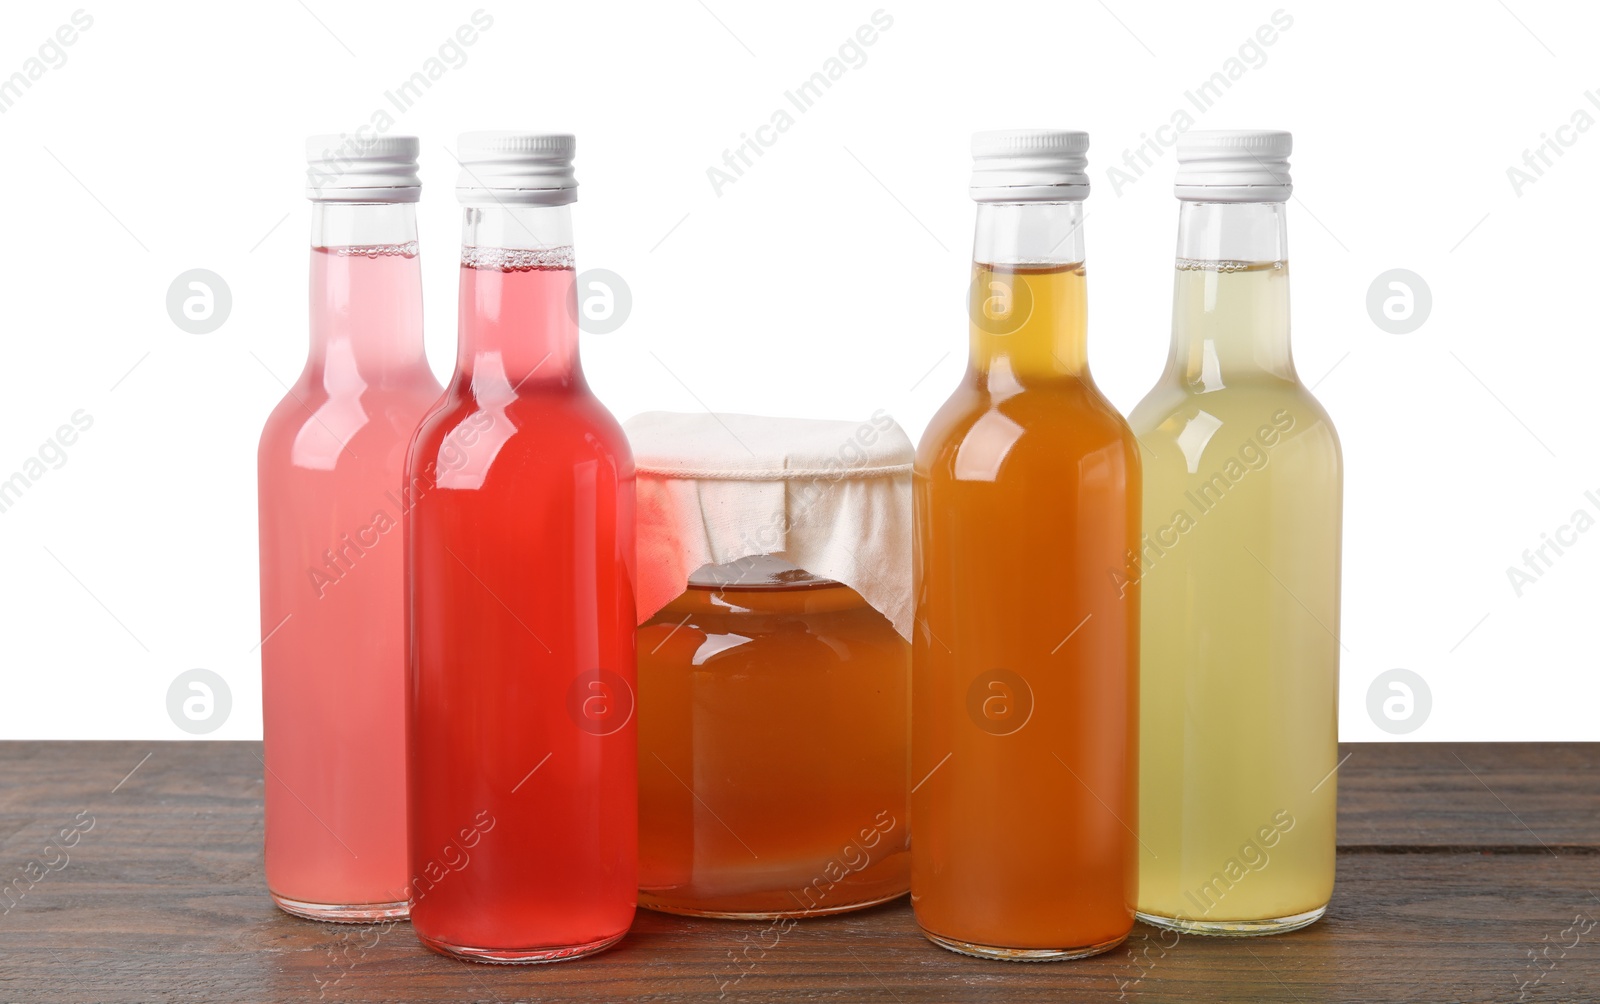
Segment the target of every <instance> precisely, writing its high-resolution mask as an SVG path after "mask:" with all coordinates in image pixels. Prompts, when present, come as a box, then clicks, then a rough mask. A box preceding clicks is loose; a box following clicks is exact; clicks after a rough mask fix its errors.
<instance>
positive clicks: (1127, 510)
mask: <svg viewBox="0 0 1600 1004" xmlns="http://www.w3.org/2000/svg"><path fill="white" fill-rule="evenodd" d="M983 208H985V207H980V211H982V209H983ZM975 271H976V281H975V283H974V287H973V288H974V294H973V295H974V297H975V300H974V303H973V304H972V311H973V314H972V316H973V317H974V318H975V319H976V318H979V317H980V316H981V315H982V313H983V312H984V311H985V310H986V309H988V308H987V307H986V306H985V305H984V303H983V302H982V299H981V298H984V297H987V296H988V295H989V293H990V291H991V290H995V289H1008V290H1010V291H1011V297H1010V299H1011V300H1012V301H1013V302H1014V303H1021V302H1023V301H1024V300H1027V299H1031V306H1030V308H1029V310H1030V312H1029V315H1028V317H1027V319H1026V321H1025V322H1023V323H1022V324H1021V325H1020V327H1017V328H1016V329H1015V330H1012V331H1010V333H1007V334H995V333H992V332H991V331H989V330H987V329H986V328H985V327H984V326H982V325H980V324H978V323H974V324H973V327H972V355H971V359H972V363H971V365H970V366H969V368H968V372H967V375H966V378H965V380H964V382H963V384H962V385H961V387H960V388H959V389H958V390H957V391H956V393H955V394H954V395H953V396H952V397H951V398H950V400H949V401H948V402H946V404H945V405H944V406H943V408H941V409H940V411H939V412H938V414H937V415H936V416H935V417H934V419H933V421H932V423H931V424H930V425H929V427H928V430H927V432H926V433H925V434H924V435H923V437H922V442H921V444H920V445H919V447H918V451H917V462H916V471H915V499H916V514H917V533H916V574H917V587H916V589H917V625H916V628H915V629H914V634H913V656H912V659H913V685H912V758H911V759H912V771H911V775H910V780H911V784H912V785H913V786H914V787H913V792H912V795H911V813H912V815H911V819H912V862H913V864H912V879H911V882H912V885H911V898H912V904H913V906H914V908H915V911H916V916H917V922H918V923H919V924H920V925H921V927H922V929H923V930H924V932H925V933H927V934H928V935H930V936H931V937H932V938H933V939H934V940H936V941H938V942H939V943H941V944H943V945H945V947H949V948H954V949H955V950H957V951H968V952H972V953H974V954H983V955H989V956H993V957H1002V958H1062V957H1071V956H1076V955H1085V954H1092V953H1093V952H1096V951H1103V950H1105V949H1106V948H1109V947H1112V946H1114V945H1115V944H1117V943H1118V942H1120V941H1121V940H1122V939H1123V938H1125V937H1126V936H1127V934H1128V931H1129V930H1130V928H1131V927H1132V924H1133V909H1134V894H1135V882H1136V867H1137V859H1136V856H1135V851H1136V849H1137V843H1136V839H1137V838H1136V836H1135V833H1136V827H1137V826H1138V817H1137V813H1136V809H1137V805H1136V797H1135V775H1136V771H1137V764H1136V762H1135V755H1136V733H1135V728H1136V714H1137V708H1136V699H1137V682H1138V681H1137V674H1136V668H1137V660H1138V655H1137V645H1138V609H1139V608H1138V595H1137V589H1136V587H1135V589H1134V590H1131V591H1129V592H1128V593H1127V595H1122V594H1121V593H1120V592H1119V590H1118V588H1117V587H1116V585H1115V583H1114V580H1113V574H1112V573H1114V572H1115V571H1117V570H1118V569H1120V568H1121V566H1122V563H1123V561H1124V557H1125V554H1126V552H1127V550H1128V549H1129V548H1130V547H1132V546H1134V544H1135V543H1136V541H1137V538H1138V533H1139V530H1138V528H1139V463H1138V457H1137V447H1136V444H1135V441H1134V438H1133V436H1132V434H1131V433H1130V432H1129V431H1128V427H1127V425H1126V424H1125V423H1124V422H1123V420H1122V417H1121V416H1120V415H1119V414H1118V413H1117V412H1116V410H1115V409H1114V408H1113V407H1112V406H1111V405H1110V403H1109V402H1107V401H1106V399H1105V398H1104V397H1103V396H1102V395H1101V393H1100V392H1099V390H1098V389H1097V388H1096V387H1095V385H1094V382H1093V380H1092V379H1091V378H1090V375H1089V371H1088V363H1087V355H1086V351H1087V350H1086V301H1085V278H1084V271H1083V266H1082V264H1074V265H1063V266H1041V267H1038V268H1032V267H1020V266H1019V267H1009V266H990V265H986V264H978V265H976V266H975ZM1019 284H1020V285H1021V286H1024V287H1025V291H1023V290H1020V289H1019Z"/></svg>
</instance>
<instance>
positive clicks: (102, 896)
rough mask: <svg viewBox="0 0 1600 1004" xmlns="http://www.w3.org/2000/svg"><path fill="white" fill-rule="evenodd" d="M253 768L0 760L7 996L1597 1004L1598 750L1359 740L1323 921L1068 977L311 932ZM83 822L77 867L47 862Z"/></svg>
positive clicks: (1351, 749)
mask: <svg viewBox="0 0 1600 1004" xmlns="http://www.w3.org/2000/svg"><path fill="white" fill-rule="evenodd" d="M258 752H259V745H258V744H256V743H214V742H213V743H208V742H189V743H147V742H144V743H139V742H74V743H49V742H10V743H0V777H3V778H4V780H3V783H0V855H3V856H0V878H4V877H7V876H9V877H10V878H15V877H16V876H18V875H22V874H23V873H24V869H25V868H27V867H28V863H29V862H31V861H38V862H40V864H39V865H38V866H35V867H34V869H33V870H34V873H35V874H36V875H37V874H38V873H39V869H40V868H42V869H43V877H42V878H40V879H39V880H38V881H36V882H34V883H33V884H32V887H31V888H27V885H28V883H27V882H24V883H23V884H22V886H21V887H18V886H16V885H14V884H13V885H8V886H4V887H0V908H4V907H5V905H6V904H7V903H8V902H9V898H8V897H7V895H6V893H5V890H7V889H10V890H13V891H12V893H11V895H12V896H14V895H15V891H16V890H17V889H19V888H20V889H21V890H22V891H23V895H22V896H21V898H20V899H17V901H16V905H15V906H12V907H11V908H10V909H9V910H6V912H5V913H4V915H3V916H0V1000H4V1001H7V1002H12V1001H27V1002H31V1001H45V1000H48V1001H83V1002H94V1004H120V1002H133V1001H140V1002H142V1001H191V1000H192V1001H216V1002H224V1001H225V1002H234V1001H238V1002H250V1004H261V1002H268V1001H298V1000H315V999H318V998H320V999H322V1000H327V1001H335V1002H337V1001H385V1002H387V1001H427V1002H433V1001H439V1002H452V1004H467V1002H487V1004H519V1002H526V1001H580V1000H581V1001H653V1002H673V1001H726V1002H737V1001H777V1000H785V1001H840V1002H877V1001H883V1002H886V1004H895V1002H899V1004H910V1002H913V1001H995V1002H1007V1004H1010V1002H1034V1001H1040V1002H1043V1001H1079V1000H1082V1001H1103V1002H1104V1001H1116V1000H1118V999H1119V998H1120V999H1121V1000H1125V1001H1149V1002H1168V1001H1225V1002H1230V1004H1238V1002H1254V1001H1261V1002H1271V1004H1288V1002H1295V1001H1299V1002H1306V1004H1310V1002H1313V1001H1341V1002H1343V1001H1396V1002H1440V1001H1474V1002H1476V1001H1496V1002H1500V1001H1518V1000H1524V1001H1530V1002H1557V1001H1563V1002H1565V1001H1572V1002H1576V1001H1585V1002H1592V1001H1596V1000H1600V925H1597V924H1596V920H1597V919H1600V838H1597V835H1596V823H1597V822H1600V771H1597V768H1600V744H1582V745H1579V744H1559V745H1556V744H1552V745H1539V744H1416V743H1409V744H1407V743H1386V744H1359V745H1349V746H1347V747H1345V749H1344V751H1343V752H1344V753H1348V754H1349V756H1348V760H1347V762H1346V763H1345V765H1344V767H1343V768H1342V770H1341V772H1340V782H1339V879H1338V887H1337V889H1336V891H1335V893H1334V899H1333V905H1332V907H1331V908H1330V909H1329V912H1328V916H1327V918H1326V919H1324V920H1323V921H1322V922H1321V923H1318V924H1316V925H1314V926H1312V927H1311V928H1309V929H1307V930H1305V931H1301V932H1298V933H1295V934H1289V935H1283V936H1280V937H1276V938H1255V939H1245V940H1235V939H1215V938H1212V939H1207V938H1198V937H1184V938H1182V939H1180V940H1179V941H1178V943H1177V944H1176V945H1173V942H1172V935H1170V934H1169V935H1165V936H1163V935H1161V934H1160V933H1158V932H1156V931H1154V930H1152V929H1150V928H1145V927H1139V928H1136V929H1135V931H1134V935H1133V937H1132V938H1131V939H1130V940H1129V942H1128V944H1127V946H1125V947H1124V948H1122V949H1118V950H1117V951H1114V952H1111V953H1108V954H1106V955H1102V956H1099V957H1097V958H1094V959H1088V960H1083V961H1078V962H1064V963H1053V964H1038V963H1035V964H1018V963H1004V962H985V961H979V960H977V959H969V958H965V957H962V956H958V955H954V954H951V953H950V952H947V951H944V950H943V949H939V948H935V947H934V946H932V945H931V944H929V943H928V942H926V941H925V940H923V938H922V937H921V936H920V935H918V933H917V931H916V928H915V926H914V925H913V923H912V919H911V913H910V908H909V906H907V905H906V903H905V901H903V900H902V901H899V902H897V903H893V904H889V905H886V906H882V907H878V908H876V909H873V910H868V911H865V912H862V913H856V914H848V915H845V916H842V917H835V918H822V919H816V920H809V921H806V922H804V923H802V924H800V925H799V926H798V927H796V928H794V929H793V930H792V931H790V932H788V933H786V934H784V935H783V936H782V937H781V938H780V939H779V940H778V941H777V943H776V944H773V942H772V939H771V937H770V936H769V937H765V938H763V937H762V935H761V932H762V929H763V927H764V925H762V924H758V923H744V922H735V921H696V920H687V919H683V918H677V917H668V916H663V915H660V914H653V913H650V912H648V911H640V913H639V917H638V920H637V921H636V922H635V924H634V926H633V930H632V932H631V933H630V934H629V935H628V937H627V938H625V939H624V940H623V941H622V942H621V944H620V945H619V946H618V947H616V948H614V949H612V950H611V951H609V952H606V953H604V954H603V955H600V956H597V957H595V958H592V959H588V960H583V961H578V962H565V963H560V964H557V965H548V966H534V967H499V966H483V965H475V964H471V963H463V962H455V961H452V960H449V959H445V958H442V957H440V956H437V955H433V954H431V953H429V952H427V951H424V950H423V949H422V948H420V947H419V946H418V944H417V942H416V940H415V938H414V937H413V936H412V934H411V931H410V928H409V927H408V926H407V925H405V924H397V925H392V926H388V927H368V928H358V927H350V926H344V925H323V924H315V923H310V922H306V921H300V920H296V919H294V918H291V917H288V916H286V915H284V914H282V913H280V912H278V911H277V910H276V909H275V908H274V907H273V906H272V904H271V903H270V901H269V900H268V899H267V895H266V890H265V888H264V886H263V884H262V875H261V786H262V780H261V774H262V769H261V764H260V762H259V761H258V760H257V754H258ZM91 817H92V819H93V828H92V829H88V830H86V831H84V832H80V834H79V836H78V838H77V839H76V841H75V844H74V846H71V847H70V848H67V849H66V851H65V854H66V859H65V860H63V859H62V852H61V851H59V850H48V851H47V850H46V844H47V841H48V840H49V838H50V837H52V836H54V835H56V834H57V833H58V831H59V830H61V829H62V828H67V829H68V830H69V833H70V831H71V828H72V827H73V826H74V825H76V826H78V827H79V829H80V830H82V829H83V827H84V825H85V824H86V822H87V820H88V819H90V818H91ZM10 878H8V879H7V881H10ZM1590 928H1592V930H1589V929H1590ZM1164 946H1171V947H1164ZM1536 958H1537V961H1536ZM1536 981H1537V982H1536Z"/></svg>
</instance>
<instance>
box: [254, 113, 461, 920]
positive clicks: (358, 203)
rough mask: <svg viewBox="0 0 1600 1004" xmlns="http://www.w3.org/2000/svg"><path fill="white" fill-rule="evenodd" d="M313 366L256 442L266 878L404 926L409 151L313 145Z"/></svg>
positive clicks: (281, 897)
mask: <svg viewBox="0 0 1600 1004" xmlns="http://www.w3.org/2000/svg"><path fill="white" fill-rule="evenodd" d="M307 149H308V153H309V156H310V160H311V171H310V174H311V188H310V191H309V194H310V196H311V198H312V200H313V202H312V224H311V232H312V237H311V351H310V354H309V356H308V358H307V360H306V365H305V369H304V370H303V371H302V372H301V374H300V377H299V379H298V380H296V381H295V384H294V386H293V387H292V388H290V390H289V393H288V394H287V395H285V396H284V398H283V400H282V401H281V402H279V404H278V406H277V407H276V408H275V409H274V410H273V412H272V416H271V417H270V418H268V419H267V423H266V426H265V428H263V429H262V432H261V443H260V449H259V451H258V455H257V462H258V478H257V482H258V489H259V493H260V533H261V537H260V543H261V633H262V637H263V638H264V639H265V640H264V641H263V642H262V645H261V693H262V718H263V729H264V733H265V739H266V742H265V746H264V749H263V757H262V759H263V763H264V766H265V775H266V776H265V801H266V873H267V885H268V888H269V889H270V890H271V893H272V897H273V899H274V900H275V901H276V902H277V904H278V905H279V906H280V907H282V908H283V909H285V910H287V911H288V912H290V913H294V914H299V915H301V916H305V917H312V918H315V919H318V920H351V921H354V920H372V919H378V918H385V917H403V916H405V913H406V886H407V880H406V853H405V851H406V845H405V710H404V709H405V704H404V699H405V698H404V695H405V656H404V640H405V626H404V603H405V595H404V588H403V579H402V572H403V561H402V557H403V555H404V545H403V544H402V543H401V539H400V537H401V534H400V532H399V526H400V524H401V519H402V515H403V513H402V508H403V503H402V501H401V499H400V489H401V485H402V483H403V481H404V465H405V450H406V445H407V443H408V442H409V441H410V439H411V433H412V431H413V430H414V429H415V428H416V425H417V422H418V421H419V420H420V419H421V417H422V415H423V413H424V412H425V411H426V410H427V408H428V407H429V406H430V405H431V404H432V403H433V402H434V401H435V400H437V398H438V395H439V384H438V381H436V380H435V379H434V377H433V373H432V372H431V371H430V370H429V369H428V364H427V360H426V359H425V358H424V356H423V347H422V280H421V273H420V269H419V265H418V259H417V223H416V211H415V209H416V207H415V202H416V200H417V197H418V194H419V192H420V186H419V185H418V182H417V177H416V157H417V141H416V139H414V138H412V137H399V136H396V137H385V138H381V139H378V140H375V141H372V142H368V143H355V142H354V141H350V142H348V143H346V141H344V140H341V139H340V138H339V137H331V136H321V137H313V138H312V139H311V140H310V141H309V142H308V143H307Z"/></svg>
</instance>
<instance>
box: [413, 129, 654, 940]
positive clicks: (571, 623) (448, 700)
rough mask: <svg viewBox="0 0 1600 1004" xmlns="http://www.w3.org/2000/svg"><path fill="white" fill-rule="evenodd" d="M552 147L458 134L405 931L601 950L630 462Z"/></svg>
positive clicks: (416, 526) (628, 740) (423, 480)
mask: <svg viewBox="0 0 1600 1004" xmlns="http://www.w3.org/2000/svg"><path fill="white" fill-rule="evenodd" d="M572 153H573V139H572V137H571V136H548V135H530V134H514V133H475V134H467V135H465V136H463V137H462V138H461V162H462V165H463V170H462V176H461V182H460V187H459V188H458V194H459V195H460V197H461V201H462V203H463V205H464V206H465V222H464V230H463V241H462V243H463V247H462V251H461V318H460V319H461V337H460V348H459V355H458V357H457V361H456V371H455V375H454V377H452V379H451V381H450V384H449V387H448V388H447V389H446V391H445V395H444V398H443V400H441V401H440V403H439V405H438V406H437V407H436V408H435V409H434V410H433V412H432V413H431V414H430V415H428V417H427V418H426V419H425V420H424V421H423V422H422V425H421V427H420V428H419V429H418V430H417V434H416V438H415V440H414V441H413V442H412V447H411V457H410V462H409V465H408V479H409V484H410V488H411V490H412V491H413V492H414V493H415V496H416V498H415V501H414V508H413V509H412V510H411V513H410V515H409V517H408V519H407V524H406V545H407V562H408V565H407V582H408V586H409V590H410V598H411V600H410V608H409V617H410V620H409V624H410V632H411V653H410V658H411V690H410V694H409V703H408V715H409V722H410V749H409V753H410V770H409V778H410V796H411V803H410V808H411V814H410V835H411V874H412V876H413V878H412V884H413V888H412V906H411V920H412V926H413V928H414V929H415V930H416V933H417V936H418V938H419V939H421V941H422V942H423V944H425V945H427V946H428V947H430V948H433V949H435V950H436V951H440V952H443V953H446V954H452V955H459V956H465V957H472V958H476V959H479V960H481V961H491V962H545V961H552V960H556V959H564V958H575V957H578V956H582V955H587V954H590V953H592V952H597V951H600V950H602V949H604V948H606V947H608V946H610V945H611V944H613V943H615V942H616V941H617V940H618V939H619V938H621V937H622V935H623V933H624V932H626V931H627V929H628V925H629V923H630V922H631V920H632V918H633V913H634V900H635V895H636V879H637V869H638V849H637V838H636V832H635V827H636V820H637V815H638V806H637V799H638V793H637V785H636V777H637V763H636V759H635V757H636V745H635V741H636V740H635V718H634V714H633V711H634V708H633V699H634V698H633V695H634V679H635V669H634V637H635V624H636V622H635V619H634V594H633V588H634V587H633V583H634V570H633V569H634V529H633V527H634V515H633V507H634V483H633V460H632V455H631V454H630V452H629V449H628V443H627V440H626V439H625V438H624V436H623V433H622V430H621V427H620V426H619V425H618V424H617V422H616V421H615V420H614V419H613V418H612V417H611V414H610V413H609V412H608V411H606V409H605V408H604V407H603V406H602V405H601V404H600V402H599V401H598V400H596V399H595V397H594V395H593V393H592V392H591V391H590V390H589V386H588V384H587V383H586V382H585V380H584V377H583V371H582V369H581V367H580V366H579V361H578V326H577V316H578V314H577V301H576V295H577V294H576V287H575V282H574V273H573V253H572V219H571V209H570V203H572V202H573V201H574V200H575V198H576V195H577V192H576V187H577V183H576V181H574V180H573V177H572Z"/></svg>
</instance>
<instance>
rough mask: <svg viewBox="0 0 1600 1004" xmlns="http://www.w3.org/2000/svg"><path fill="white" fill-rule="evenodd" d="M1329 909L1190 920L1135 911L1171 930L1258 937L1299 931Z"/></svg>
mask: <svg viewBox="0 0 1600 1004" xmlns="http://www.w3.org/2000/svg"><path fill="white" fill-rule="evenodd" d="M1327 912H1328V904H1326V903H1324V904H1322V905H1321V906H1319V907H1317V908H1316V909H1315V910H1307V911H1306V912H1304V913H1296V914H1291V915H1289V916H1287V917H1271V918H1268V919H1266V920H1190V919H1188V918H1185V917H1163V916H1161V915H1159V914H1154V913H1145V912H1143V911H1140V912H1139V913H1137V914H1135V916H1136V917H1138V918H1139V920H1140V921H1141V922H1143V923H1146V924H1149V925H1150V926H1151V927H1161V928H1165V929H1166V930H1168V931H1177V932H1178V933H1180V934H1198V935H1201V936H1204V937H1212V938H1254V937H1260V936H1262V935H1267V934H1287V933H1288V932H1290V931H1298V930H1300V929H1301V928H1302V927H1309V926H1310V925H1312V924H1315V923H1316V922H1317V921H1319V920H1321V919H1322V915H1323V914H1325V913H1327Z"/></svg>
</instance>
